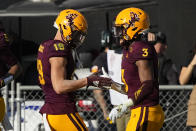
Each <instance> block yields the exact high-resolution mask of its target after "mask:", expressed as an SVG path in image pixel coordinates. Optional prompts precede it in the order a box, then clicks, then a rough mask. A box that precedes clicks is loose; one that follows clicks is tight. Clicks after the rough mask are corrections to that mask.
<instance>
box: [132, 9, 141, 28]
mask: <svg viewBox="0 0 196 131" xmlns="http://www.w3.org/2000/svg"><path fill="white" fill-rule="evenodd" d="M130 17H131V20H129V23H130V25H131V26H133V27H134V26H135V22H136V21H139V20H140V18H139V16H138V15H137V14H136V13H134V12H130Z"/></svg>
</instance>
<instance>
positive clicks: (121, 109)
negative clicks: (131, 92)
mask: <svg viewBox="0 0 196 131" xmlns="http://www.w3.org/2000/svg"><path fill="white" fill-rule="evenodd" d="M131 106H133V100H132V99H130V98H129V99H128V100H127V101H126V102H125V103H123V104H120V105H118V106H117V107H114V108H113V109H112V110H111V112H110V114H109V119H110V120H111V121H112V122H113V123H114V122H115V120H116V119H117V118H120V117H121V116H122V115H123V114H124V113H125V112H126V111H127V109H129V108H130V107H131Z"/></svg>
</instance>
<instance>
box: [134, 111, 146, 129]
mask: <svg viewBox="0 0 196 131" xmlns="http://www.w3.org/2000/svg"><path fill="white" fill-rule="evenodd" d="M143 113H144V107H141V113H140V118H139V120H138V122H137V127H136V131H139V128H140V123H141V121H142V116H143Z"/></svg>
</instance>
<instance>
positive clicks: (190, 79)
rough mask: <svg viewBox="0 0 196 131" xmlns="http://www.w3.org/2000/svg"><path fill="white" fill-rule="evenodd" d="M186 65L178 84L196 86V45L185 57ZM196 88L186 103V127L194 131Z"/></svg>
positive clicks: (195, 125) (195, 122)
mask: <svg viewBox="0 0 196 131" xmlns="http://www.w3.org/2000/svg"><path fill="white" fill-rule="evenodd" d="M186 60H187V62H186V64H185V65H183V66H182V69H181V72H180V76H179V82H180V84H181V85H185V84H194V85H195V84H196V68H195V65H196V43H195V45H194V48H193V50H191V51H190V52H189V54H188V56H187V57H186ZM195 116H196V86H194V88H193V90H192V93H191V95H190V99H189V102H188V115H187V126H191V127H192V129H193V131H196V117H195Z"/></svg>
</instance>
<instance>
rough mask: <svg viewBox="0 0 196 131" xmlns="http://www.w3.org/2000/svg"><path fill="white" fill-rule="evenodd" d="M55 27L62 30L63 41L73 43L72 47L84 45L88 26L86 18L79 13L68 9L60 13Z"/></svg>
mask: <svg viewBox="0 0 196 131" xmlns="http://www.w3.org/2000/svg"><path fill="white" fill-rule="evenodd" d="M54 27H56V28H57V29H58V30H60V32H61V36H62V39H63V40H64V41H65V42H68V43H72V45H71V46H72V47H73V48H75V47H77V46H79V45H80V44H82V43H83V41H84V39H85V36H86V34H87V28H88V25H87V21H86V19H85V17H84V16H83V15H82V14H81V13H80V12H79V11H77V10H73V9H66V10H63V11H61V12H60V13H59V15H58V16H57V18H56V21H55V22H54Z"/></svg>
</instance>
